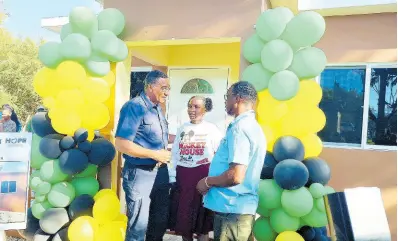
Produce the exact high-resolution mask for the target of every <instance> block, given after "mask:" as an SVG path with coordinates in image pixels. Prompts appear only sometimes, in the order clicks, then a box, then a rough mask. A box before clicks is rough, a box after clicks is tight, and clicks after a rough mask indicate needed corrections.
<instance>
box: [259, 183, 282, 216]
mask: <svg viewBox="0 0 398 241" xmlns="http://www.w3.org/2000/svg"><path fill="white" fill-rule="evenodd" d="M258 196H259V203H258V206H259V208H260V209H263V210H264V209H268V210H270V209H274V208H278V207H280V206H281V196H282V189H281V188H280V187H279V185H278V184H277V183H276V182H275V180H274V179H265V180H261V181H260V185H259V187H258Z"/></svg>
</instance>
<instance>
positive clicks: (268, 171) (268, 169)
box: [261, 151, 278, 179]
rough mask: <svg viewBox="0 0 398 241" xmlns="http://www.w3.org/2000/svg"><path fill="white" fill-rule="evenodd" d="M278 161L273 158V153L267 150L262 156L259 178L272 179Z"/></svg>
mask: <svg viewBox="0 0 398 241" xmlns="http://www.w3.org/2000/svg"><path fill="white" fill-rule="evenodd" d="M276 164H278V162H277V161H276V160H275V158H274V155H272V153H271V152H268V151H267V154H266V155H265V158H264V165H263V169H262V170H261V179H272V178H274V169H275V166H276Z"/></svg>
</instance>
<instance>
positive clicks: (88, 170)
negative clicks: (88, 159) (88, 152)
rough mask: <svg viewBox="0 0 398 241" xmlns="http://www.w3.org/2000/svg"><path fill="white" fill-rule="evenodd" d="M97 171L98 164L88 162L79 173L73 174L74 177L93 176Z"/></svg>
mask: <svg viewBox="0 0 398 241" xmlns="http://www.w3.org/2000/svg"><path fill="white" fill-rule="evenodd" d="M97 172H98V166H97V165H94V164H88V167H87V168H86V169H84V171H82V172H81V173H78V174H76V175H75V177H95V176H96V175H97Z"/></svg>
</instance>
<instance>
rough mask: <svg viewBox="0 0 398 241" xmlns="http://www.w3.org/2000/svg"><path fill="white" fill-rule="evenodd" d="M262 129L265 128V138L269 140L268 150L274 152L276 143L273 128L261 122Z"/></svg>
mask: <svg viewBox="0 0 398 241" xmlns="http://www.w3.org/2000/svg"><path fill="white" fill-rule="evenodd" d="M260 126H261V129H263V132H264V135H265V138H266V140H267V151H270V152H272V149H273V148H274V144H275V135H274V131H273V130H272V128H271V127H270V126H268V125H266V124H263V123H261V122H260Z"/></svg>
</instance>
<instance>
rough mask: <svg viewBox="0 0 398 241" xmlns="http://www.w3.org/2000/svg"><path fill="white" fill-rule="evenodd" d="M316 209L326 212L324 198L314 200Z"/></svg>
mask: <svg viewBox="0 0 398 241" xmlns="http://www.w3.org/2000/svg"><path fill="white" fill-rule="evenodd" d="M314 203H315V206H316V208H317V209H318V210H319V211H321V212H323V213H324V212H326V207H325V201H324V200H323V198H317V199H315V200H314Z"/></svg>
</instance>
